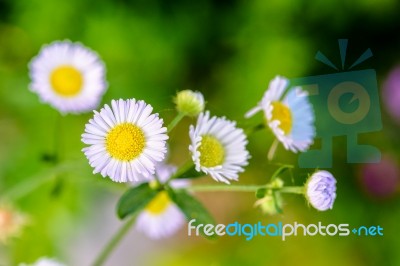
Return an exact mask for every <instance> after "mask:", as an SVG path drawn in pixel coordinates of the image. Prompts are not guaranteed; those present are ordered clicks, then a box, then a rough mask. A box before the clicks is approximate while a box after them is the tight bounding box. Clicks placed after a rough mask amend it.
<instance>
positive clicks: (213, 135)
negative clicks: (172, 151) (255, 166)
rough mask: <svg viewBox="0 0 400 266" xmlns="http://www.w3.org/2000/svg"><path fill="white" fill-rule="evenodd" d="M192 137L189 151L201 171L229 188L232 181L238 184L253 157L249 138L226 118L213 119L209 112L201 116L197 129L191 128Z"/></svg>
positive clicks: (197, 168) (214, 117)
mask: <svg viewBox="0 0 400 266" xmlns="http://www.w3.org/2000/svg"><path fill="white" fill-rule="evenodd" d="M189 135H190V140H191V145H190V146H189V150H190V152H191V153H192V159H193V162H194V164H195V166H196V170H197V171H202V172H204V173H206V174H209V175H211V177H212V178H214V179H215V180H216V181H222V182H225V183H228V184H229V180H238V177H239V175H238V173H240V172H243V171H244V169H243V166H246V165H247V163H248V162H247V161H248V159H249V158H250V155H249V152H248V151H247V150H246V145H247V139H246V136H245V134H244V133H243V130H242V129H240V128H236V123H235V122H232V121H229V120H227V119H225V117H222V118H218V117H216V116H213V117H211V118H210V113H209V112H208V111H207V112H205V113H201V114H200V115H199V117H198V119H197V124H196V127H194V126H193V125H191V126H190V132H189Z"/></svg>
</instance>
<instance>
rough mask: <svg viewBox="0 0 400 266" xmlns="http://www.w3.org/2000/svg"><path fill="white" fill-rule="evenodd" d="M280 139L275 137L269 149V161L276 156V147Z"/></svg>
mask: <svg viewBox="0 0 400 266" xmlns="http://www.w3.org/2000/svg"><path fill="white" fill-rule="evenodd" d="M278 144H279V140H278V139H275V140H274V142H272V145H271V148H270V149H269V151H268V156H267V157H268V161H272V159H274V156H275V152H276V148H278Z"/></svg>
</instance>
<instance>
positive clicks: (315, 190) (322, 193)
mask: <svg viewBox="0 0 400 266" xmlns="http://www.w3.org/2000/svg"><path fill="white" fill-rule="evenodd" d="M305 188H306V198H307V200H308V202H309V203H310V204H311V205H312V206H313V207H314V208H315V209H317V210H319V211H326V210H328V209H332V208H333V203H334V202H335V199H336V179H335V177H334V176H333V175H332V174H331V173H330V172H328V171H324V170H321V171H317V172H315V173H314V174H312V176H310V178H309V179H308V181H307V183H306V186H305Z"/></svg>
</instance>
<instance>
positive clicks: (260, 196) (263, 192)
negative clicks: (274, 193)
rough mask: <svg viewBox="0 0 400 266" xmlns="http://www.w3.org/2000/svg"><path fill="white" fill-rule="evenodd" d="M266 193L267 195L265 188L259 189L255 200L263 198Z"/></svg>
mask: <svg viewBox="0 0 400 266" xmlns="http://www.w3.org/2000/svg"><path fill="white" fill-rule="evenodd" d="M266 193H267V189H266V188H259V189H257V191H256V198H257V199H262V198H264V196H265V194H266Z"/></svg>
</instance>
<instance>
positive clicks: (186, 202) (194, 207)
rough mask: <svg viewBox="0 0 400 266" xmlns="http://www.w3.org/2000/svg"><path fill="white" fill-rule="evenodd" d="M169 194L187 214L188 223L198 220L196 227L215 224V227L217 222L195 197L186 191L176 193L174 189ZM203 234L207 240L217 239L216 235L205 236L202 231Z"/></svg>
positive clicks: (169, 190)
mask: <svg viewBox="0 0 400 266" xmlns="http://www.w3.org/2000/svg"><path fill="white" fill-rule="evenodd" d="M167 191H168V194H169V196H170V198H171V199H172V201H173V202H175V204H176V205H177V206H178V207H179V208H180V209H181V211H182V212H183V213H184V214H185V216H186V219H187V221H191V220H193V219H195V220H196V222H195V223H193V225H194V226H197V225H199V224H204V225H206V224H213V225H215V220H214V218H213V217H212V216H211V214H210V213H209V212H208V211H207V209H206V208H205V207H204V206H203V204H201V203H200V202H199V201H198V200H197V199H196V198H195V197H193V196H192V195H190V194H189V193H188V192H187V191H185V190H177V191H174V190H172V189H168V190H167ZM200 232H201V234H202V235H203V236H204V237H206V238H211V239H212V238H215V237H216V235H215V234H214V235H212V236H208V235H205V234H204V232H203V231H202V230H200Z"/></svg>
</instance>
